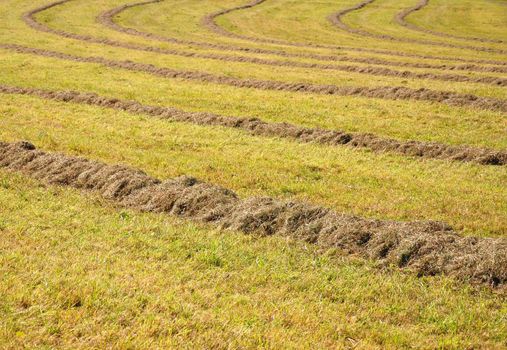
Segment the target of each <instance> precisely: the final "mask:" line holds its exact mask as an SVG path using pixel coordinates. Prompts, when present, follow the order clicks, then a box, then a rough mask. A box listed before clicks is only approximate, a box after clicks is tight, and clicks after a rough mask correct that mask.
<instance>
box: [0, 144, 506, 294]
mask: <svg viewBox="0 0 507 350" xmlns="http://www.w3.org/2000/svg"><path fill="white" fill-rule="evenodd" d="M0 167H1V168H4V169H6V170H8V171H16V172H20V173H22V174H24V175H26V176H30V177H32V178H34V179H37V180H38V181H41V182H43V183H47V184H51V185H60V186H68V187H72V188H75V189H79V190H87V191H93V192H94V193H96V194H98V195H100V196H102V197H103V198H105V199H107V200H109V201H111V202H112V203H114V204H115V205H117V206H119V207H126V208H132V209H135V210H139V211H145V212H156V213H166V214H170V215H174V216H178V217H182V218H185V219H190V220H195V221H198V222H203V223H206V224H212V225H215V226H217V227H219V228H221V229H228V230H234V231H237V232H242V233H245V234H259V235H263V236H270V235H279V236H286V237H292V238H294V239H298V240H302V241H305V242H308V243H312V244H315V245H316V246H318V247H319V248H320V249H323V250H325V249H339V250H340V251H342V252H343V253H346V254H350V255H357V256H361V257H363V258H366V259H370V260H373V261H376V262H377V263H378V264H379V265H380V266H390V265H394V266H397V267H398V268H400V269H403V270H407V271H410V272H411V273H414V274H417V275H418V276H434V275H448V276H453V277H454V278H456V279H459V280H462V281H466V282H472V283H477V284H483V285H489V286H491V287H502V288H503V287H504V286H505V283H506V282H507V239H505V238H484V237H470V236H462V235H460V234H459V233H457V232H456V231H454V230H453V229H452V228H451V227H449V226H448V225H446V224H445V223H441V222H435V221H414V222H398V221H388V220H375V219H366V218H361V217H358V216H352V215H347V214H341V213H337V212H335V211H332V210H330V209H327V208H325V207H321V206H317V205H312V204H308V203H305V202H298V201H282V200H278V199H275V198H270V197H250V198H246V199H241V198H239V197H238V196H237V195H236V194H235V193H234V192H232V191H231V190H229V189H226V188H223V187H220V186H217V185H213V184H208V183H205V182H201V181H199V180H197V179H195V178H192V177H188V176H181V177H177V178H173V179H168V180H164V181H161V180H158V179H155V178H153V177H150V176H148V175H146V174H145V173H144V172H142V171H141V170H137V169H133V168H130V167H127V166H123V165H108V164H105V163H102V162H99V161H92V160H88V159H85V158H80V157H72V156H67V155H64V154H60V153H47V152H44V151H40V150H37V149H36V148H35V146H34V145H32V144H31V143H29V142H26V141H24V142H17V143H5V142H0Z"/></svg>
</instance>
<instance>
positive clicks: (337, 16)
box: [328, 0, 507, 55]
mask: <svg viewBox="0 0 507 350" xmlns="http://www.w3.org/2000/svg"><path fill="white" fill-rule="evenodd" d="M374 1H376V0H363V1H361V2H359V3H358V4H356V5H354V6H352V7H349V8H346V9H343V10H341V11H338V12H336V13H333V14H331V15H329V16H328V19H329V21H330V22H331V23H332V24H333V25H335V26H337V27H338V28H340V29H342V30H344V31H346V32H348V33H351V34H356V35H360V36H364V37H369V38H375V39H381V40H388V41H396V42H403V43H410V44H422V45H430V46H441V47H449V48H456V49H464V50H472V51H479V52H481V51H482V52H490V53H498V54H504V55H505V54H507V51H506V50H501V49H494V48H489V47H478V46H468V45H458V44H451V43H444V42H437V41H430V40H422V39H410V38H402V37H394V36H391V35H388V34H377V33H371V32H369V31H367V30H363V29H357V28H353V27H351V26H349V25H347V24H345V23H344V22H343V21H342V17H343V16H345V15H346V14H348V13H351V12H354V11H357V10H360V9H363V8H365V7H366V6H367V5H370V4H371V3H373V2H374Z"/></svg>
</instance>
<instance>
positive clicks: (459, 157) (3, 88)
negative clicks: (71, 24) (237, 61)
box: [0, 85, 507, 166]
mask: <svg viewBox="0 0 507 350" xmlns="http://www.w3.org/2000/svg"><path fill="white" fill-rule="evenodd" d="M0 93H3V94H16V95H26V96H34V97H38V98H42V99H47V100H53V101H60V102H68V103H79V104H86V105H91V106H98V107H102V108H110V109H115V110H120V111H125V112H129V113H132V114H145V115H149V116H152V117H158V118H161V119H168V120H171V121H176V122H185V123H193V124H197V125H204V126H206V125H209V126H221V127H227V128H235V129H240V130H243V131H247V132H248V133H250V134H252V135H255V136H267V137H280V138H288V139H293V140H296V141H299V142H305V143H310V142H313V143H318V144H323V145H329V146H342V145H344V146H349V147H354V148H366V149H369V150H372V151H374V152H392V153H397V154H402V155H405V156H413V157H421V158H428V159H445V160H451V161H460V162H473V163H476V164H482V165H498V166H505V165H507V151H503V150H492V149H486V148H478V147H470V146H453V145H446V144H442V143H437V142H423V141H400V140H396V139H392V138H386V137H381V136H377V135H374V134H371V133H350V132H346V131H339V130H329V129H327V130H326V129H319V128H306V127H302V126H298V125H294V124H289V123H276V122H273V123H270V122H265V121H262V120H260V119H257V118H245V117H233V116H222V115H217V114H213V113H207V112H186V111H182V110H180V109H177V108H172V107H160V106H149V105H143V104H140V103H139V102H137V101H132V100H121V99H117V98H108V97H105V96H100V95H97V94H94V93H84V92H76V91H51V90H44V89H37V88H20V87H13V86H8V85H0Z"/></svg>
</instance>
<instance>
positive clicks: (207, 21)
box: [201, 0, 507, 65]
mask: <svg viewBox="0 0 507 350" xmlns="http://www.w3.org/2000/svg"><path fill="white" fill-rule="evenodd" d="M373 1H374V0H365V1H363V2H361V3H359V4H358V5H356V6H353V7H352V8H349V9H345V10H343V11H340V12H337V13H335V14H331V15H330V16H328V19H329V20H330V21H331V23H333V24H335V21H336V22H340V23H342V22H341V19H340V18H341V17H342V16H343V15H344V14H346V13H348V12H351V11H354V10H357V9H359V8H362V7H364V6H366V5H367V4H369V3H371V2H373ZM264 2H266V0H253V1H251V2H250V3H247V4H245V5H241V6H237V7H233V8H228V9H223V10H220V11H217V12H214V13H211V14H208V15H206V16H204V17H203V18H202V19H201V24H202V25H203V26H204V27H206V28H208V29H209V30H211V31H212V32H214V33H216V34H218V35H222V36H225V37H229V38H235V39H242V40H246V41H250V42H258V43H266V44H275V45H286V46H294V47H302V48H322V49H332V50H350V51H358V52H369V53H377V54H382V55H391V56H400V57H414V58H419V59H438V60H451V61H460V62H469V63H488V64H499V65H506V64H507V63H506V62H500V61H494V60H468V59H463V58H457V57H452V58H451V57H442V56H431V55H420V54H414V53H408V52H402V51H393V50H380V49H372V48H365V47H345V46H336V45H324V44H317V43H300V42H291V41H286V40H279V39H272V38H261V37H251V36H247V35H241V34H237V33H233V32H230V31H227V30H225V29H224V28H222V27H220V26H219V25H218V24H217V23H216V21H215V20H216V18H218V17H220V16H223V15H226V14H228V13H231V12H234V11H240V10H245V9H249V8H252V7H255V6H258V5H260V4H262V3H264ZM344 11H346V12H345V13H343V12H344ZM342 24H343V23H342ZM343 26H344V27H346V28H349V27H348V26H346V25H345V24H343ZM354 30H355V29H353V28H350V30H347V31H349V32H351V33H353V34H362V35H363V34H364V36H370V37H375V38H377V39H378V38H380V36H378V37H376V36H375V35H374V34H371V33H368V32H364V31H359V30H358V31H357V32H353V31H354ZM389 38H392V39H391V40H397V39H398V38H393V37H389ZM381 39H388V36H385V37H382V38H381ZM399 41H404V40H403V39H400V40H399ZM407 42H411V43H413V42H414V41H412V40H408V39H407ZM430 43H433V42H430ZM426 44H428V43H426ZM433 44H436V45H437V46H446V45H440V43H433ZM449 45H451V44H449ZM451 47H455V48H461V49H471V50H474V49H476V48H475V47H469V46H458V45H456V46H451ZM478 51H489V52H497V53H507V51H504V50H494V49H489V48H478Z"/></svg>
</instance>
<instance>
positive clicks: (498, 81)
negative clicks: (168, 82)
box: [23, 0, 507, 86]
mask: <svg viewBox="0 0 507 350" xmlns="http://www.w3.org/2000/svg"><path fill="white" fill-rule="evenodd" d="M69 1H72V0H60V1H58V2H56V3H51V4H48V5H46V6H44V7H41V8H37V9H34V10H32V11H30V12H28V13H27V14H25V15H24V16H23V18H24V21H25V22H26V23H27V24H28V25H29V26H30V27H31V28H33V29H35V30H38V31H42V32H46V33H51V34H55V35H58V36H61V37H64V38H69V39H74V40H78V41H83V42H89V43H95V44H104V45H108V46H113V47H118V48H124V49H129V50H137V51H144V52H153V53H158V54H165V55H175V56H182V57H192V58H205V59H215V60H223V61H228V62H244V63H254V64H265V65H272V66H286V67H299V68H310V69H311V68H317V69H331V70H333V69H334V70H340V71H348V72H357V73H363V74H372V75H380V76H397V77H408V76H412V77H416V78H417V77H418V78H420V79H435V80H444V81H456V82H467V81H468V82H476V83H484V84H490V85H497V86H498V85H499V86H502V85H503V84H505V79H504V78H496V77H466V76H463V75H453V74H432V73H415V72H408V71H402V72H399V71H394V70H388V69H387V68H380V67H366V68H365V67H357V66H345V65H329V64H317V63H315V64H314V63H302V62H283V61H277V60H269V59H260V58H254V57H242V56H234V55H232V56H231V55H219V54H211V53H208V54H202V53H194V52H187V51H181V50H174V49H164V48H159V47H154V46H146V45H138V44H131V43H125V42H120V41H115V40H110V39H101V38H96V37H92V36H88V35H80V34H74V33H69V32H65V31H62V30H58V29H52V28H50V27H48V26H47V25H45V24H42V23H40V22H38V21H37V20H35V18H34V14H35V13H39V12H41V11H44V10H46V9H48V8H51V7H55V6H57V5H61V4H64V3H67V2H69ZM155 1H156V2H158V1H159V0H155ZM152 2H153V1H149V2H143V3H135V4H130V5H124V6H121V7H120V8H115V9H113V10H111V11H106V12H105V13H103V14H101V15H99V16H98V18H97V21H98V22H99V23H101V24H103V25H106V26H108V27H110V28H111V29H114V30H118V31H121V32H124V33H128V34H130V35H139V36H142V37H145V38H149V39H155V38H157V40H161V41H167V42H171V43H179V44H182V43H185V44H188V45H192V44H191V43H196V44H198V45H200V44H204V46H205V47H208V48H215V49H220V50H225V51H230V50H232V48H233V46H231V47H230V46H223V45H217V44H209V45H208V44H206V43H200V42H186V41H184V42H181V41H180V40H179V39H174V38H164V37H159V36H155V37H154V36H153V34H150V33H143V32H139V31H137V30H134V29H130V28H123V27H121V26H118V25H116V24H115V23H114V22H113V21H112V16H114V14H115V13H118V12H121V11H122V10H124V9H125V8H127V7H133V6H138V5H139V4H146V3H152ZM175 40H176V41H175ZM210 45H211V46H210ZM252 50H253V51H250V49H248V48H245V49H244V51H245V52H250V53H263V54H277V55H280V56H282V57H298V58H309V59H318V60H328V61H333V62H336V61H338V62H355V63H364V64H375V65H390V66H396V67H411V68H423V69H426V68H427V69H438V70H453V71H475V72H496V73H507V67H499V66H481V65H477V64H462V65H447V64H428V63H411V62H396V61H394V62H392V61H387V60H383V59H378V58H358V57H343V56H322V55H313V54H292V53H286V52H283V51H270V50H264V49H252Z"/></svg>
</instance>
